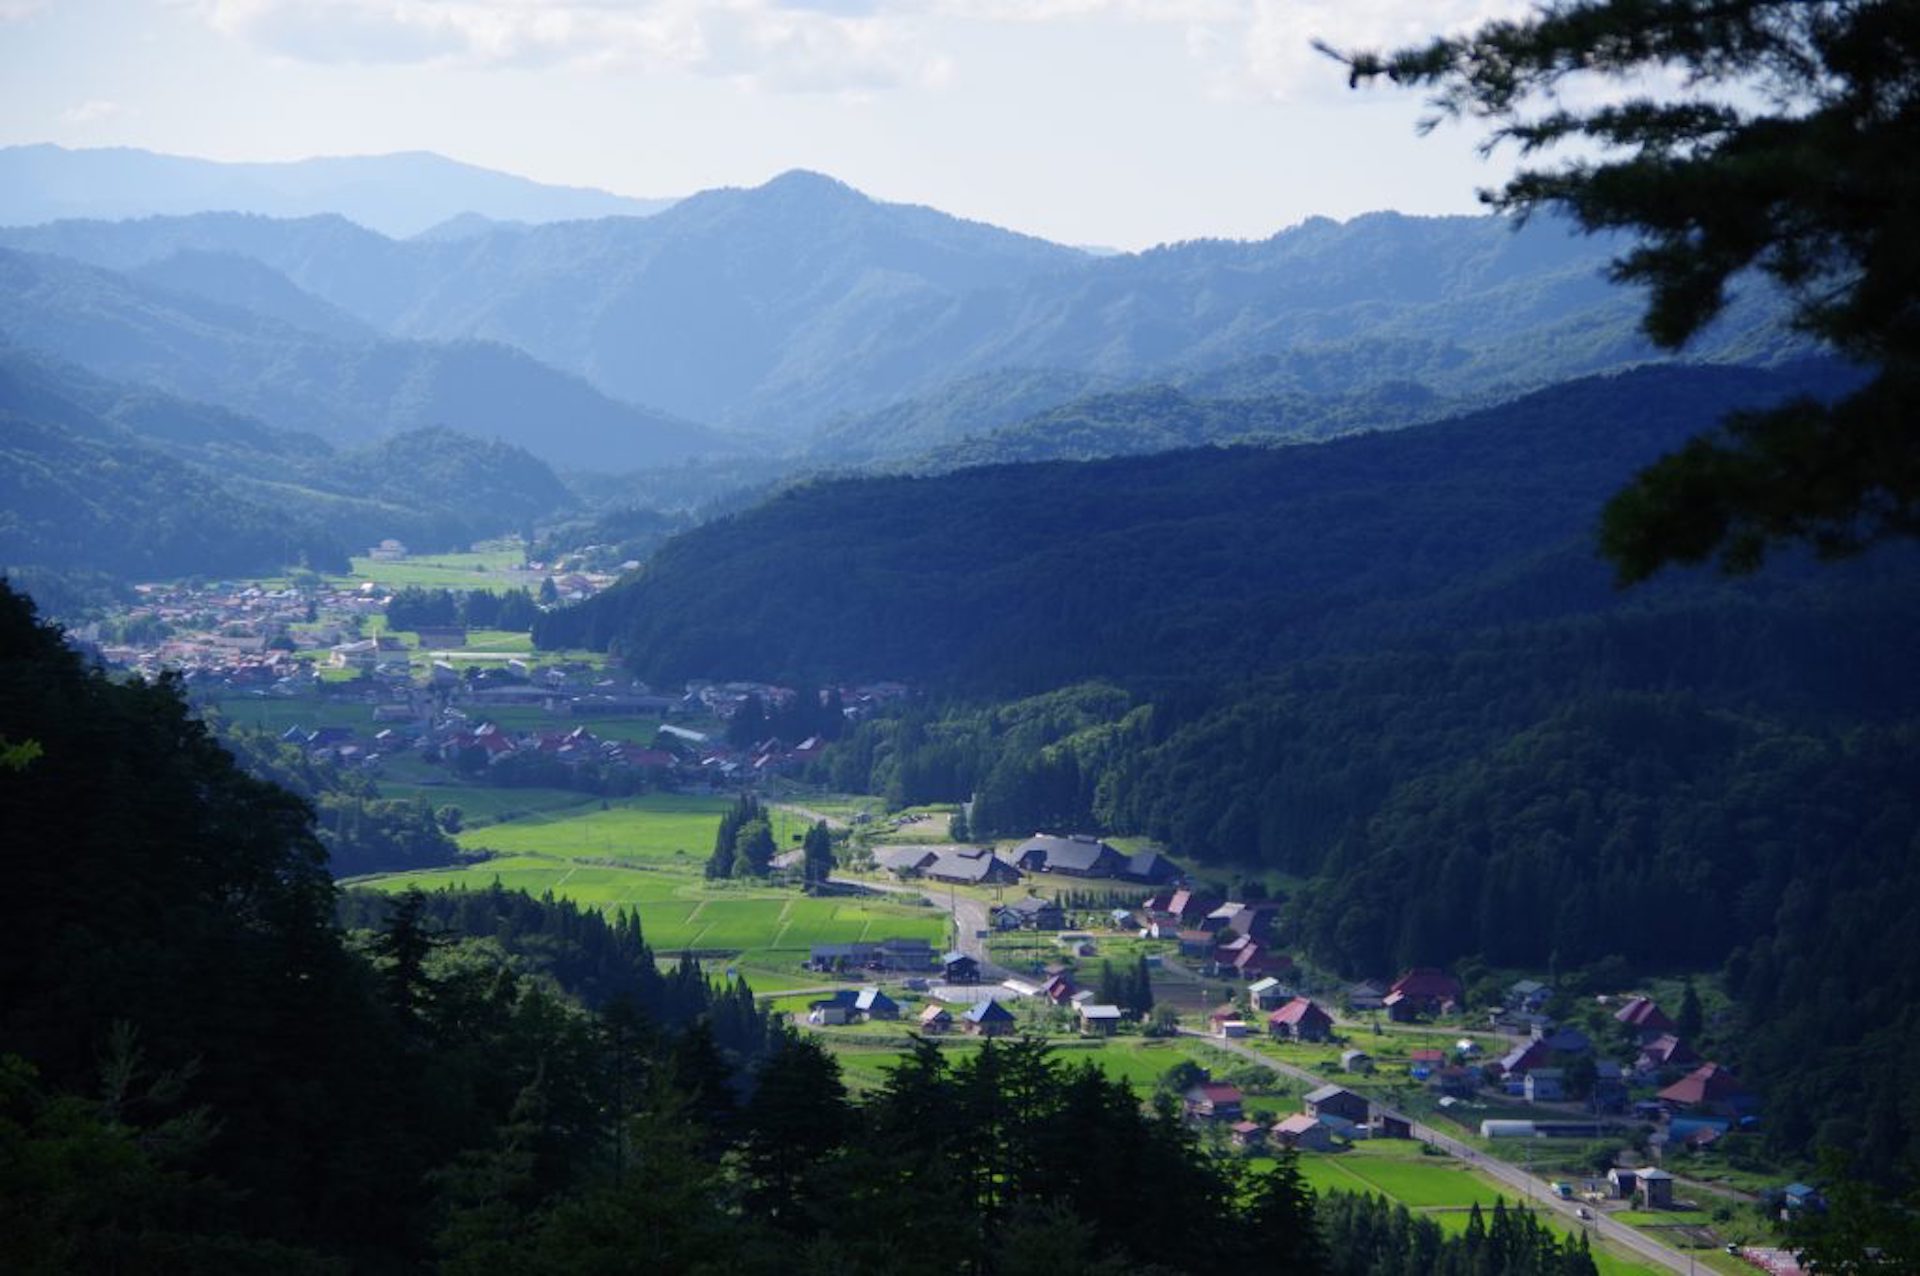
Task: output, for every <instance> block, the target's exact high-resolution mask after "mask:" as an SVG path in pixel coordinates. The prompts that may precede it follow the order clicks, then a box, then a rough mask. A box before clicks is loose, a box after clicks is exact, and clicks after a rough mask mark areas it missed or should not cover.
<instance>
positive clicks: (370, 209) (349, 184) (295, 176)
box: [0, 145, 674, 235]
mask: <svg viewBox="0 0 1920 1276" xmlns="http://www.w3.org/2000/svg"><path fill="white" fill-rule="evenodd" d="M673 202H674V201H672V200H670V199H632V198H629V197H626V196H622V195H614V194H611V193H609V192H607V191H602V190H593V189H590V188H587V187H578V186H552V185H548V184H546V183H542V182H536V181H532V180H530V179H528V178H524V177H516V176H514V175H512V174H509V173H500V172H495V171H492V170H490V169H484V168H479V167H476V166H474V165H471V164H462V163H460V162H459V161H457V160H451V159H448V158H446V157H445V156H441V155H435V154H433V153H431V152H425V151H414V152H400V153H395V154H388V155H362V156H323V157H316V158H312V159H304V160H292V161H285V162H268V163H232V162H225V161H220V160H206V159H196V158H192V157H189V156H182V155H162V154H157V153H155V152H152V151H145V150H139V149H136V148H132V147H104V148H94V149H82V150H70V149H68V148H66V147H61V146H52V145H37V146H10V147H4V148H0V222H4V223H7V224H13V225H31V224H34V223H38V222H47V221H54V220H58V219H61V218H71V217H104V218H124V217H145V216H153V215H155V214H166V215H178V214H187V213H197V212H207V211H233V212H252V213H265V214H268V215H270V216H275V217H302V216H307V215H309V214H312V213H319V212H335V213H339V214H341V215H342V216H345V217H349V218H351V219H352V220H354V221H356V222H358V223H359V224H361V225H363V226H367V227H370V228H371V229H374V230H378V231H380V232H381V233H383V234H389V235H412V234H416V233H418V232H420V231H422V230H426V229H428V228H430V227H433V226H436V225H438V224H440V223H443V222H445V221H447V220H448V219H450V218H453V217H456V216H458V215H460V214H462V213H476V214H479V215H481V216H484V217H487V218H490V219H494V220H517V221H529V222H542V221H559V220H566V219H575V218H589V217H611V216H627V217H644V216H648V215H650V214H652V213H657V212H659V211H660V210H661V209H663V208H667V207H670V206H671V205H672V204H673Z"/></svg>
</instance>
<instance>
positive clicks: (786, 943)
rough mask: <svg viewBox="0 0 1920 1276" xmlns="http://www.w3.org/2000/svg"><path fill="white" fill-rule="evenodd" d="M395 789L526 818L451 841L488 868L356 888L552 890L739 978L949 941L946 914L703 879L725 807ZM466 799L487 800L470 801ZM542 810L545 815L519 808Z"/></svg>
mask: <svg viewBox="0 0 1920 1276" xmlns="http://www.w3.org/2000/svg"><path fill="white" fill-rule="evenodd" d="M393 788H394V789H395V790H396V791H398V792H399V793H404V794H406V795H408V796H412V795H415V793H418V795H420V796H425V797H427V800H428V801H430V802H433V803H434V804H435V805H445V804H449V803H451V804H453V805H458V806H461V808H462V810H463V811H464V810H468V809H469V807H474V808H476V809H474V810H473V812H472V813H473V814H474V815H476V816H481V817H484V816H486V815H488V814H497V813H499V812H501V811H503V810H505V809H507V804H508V803H509V802H511V803H512V804H513V807H512V809H514V810H517V811H520V812H524V813H522V814H520V815H518V817H517V818H515V819H512V820H511V821H508V822H504V823H497V824H489V825H486V826H484V827H480V828H470V829H467V830H463V831H462V832H461V834H460V836H459V839H458V840H459V842H460V844H461V845H462V847H464V848H465V849H468V850H473V851H482V850H484V851H488V852H492V853H493V857H492V858H490V859H486V860H483V861H481V862H479V863H477V864H470V865H465V866H461V867H457V868H446V869H428V870H422V871H419V872H412V873H392V874H385V875H381V876H378V877H371V878H364V879H360V880H358V881H356V882H355V883H354V884H355V885H364V886H370V887H373V888H375V889H377V890H385V891H400V890H406V889H407V888H409V887H414V886H417V887H419V888H421V889H422V890H441V889H466V890H484V889H486V888H487V887H489V886H491V885H492V884H493V883H495V882H498V883H499V884H500V885H501V886H502V887H504V888H506V889H507V890H523V891H526V892H528V893H529V894H533V895H544V894H546V893H548V892H552V893H553V894H554V895H555V896H558V897H560V898H564V899H571V900H573V901H575V902H576V903H579V904H582V905H586V906H588V907H594V908H601V909H607V910H612V909H619V908H625V909H632V910H634V911H637V912H638V913H639V915H640V925H641V929H642V931H643V932H644V933H645V934H646V937H647V941H648V942H649V943H650V944H652V945H653V947H654V950H655V951H656V952H659V953H662V954H670V953H674V952H678V951H680V950H682V949H691V950H695V951H699V952H704V953H727V954H731V955H733V960H734V962H735V963H736V964H737V965H739V966H740V967H741V968H743V969H746V970H748V971H749V973H751V972H752V971H753V970H755V969H758V970H761V971H765V972H768V973H773V974H783V975H784V974H796V975H797V972H798V969H799V966H800V964H801V963H802V962H803V961H804V960H805V957H806V952H807V949H808V948H809V947H811V946H812V945H814V944H844V943H855V942H858V941H861V940H878V939H886V938H894V937H899V938H923V939H926V940H927V941H928V942H929V943H932V944H934V945H939V944H942V943H944V942H945V941H946V938H947V929H948V923H947V917H946V914H945V913H943V912H940V911H938V910H935V909H931V908H924V907H917V906H915V905H912V904H907V903H895V902H893V901H892V900H885V899H865V898H862V899H854V898H818V897H813V896H807V895H802V894H800V893H799V892H797V891H794V890H790V889H783V888H779V887H772V886H765V885H761V884H758V883H752V884H749V883H739V882H718V883H710V882H708V881H706V880H705V879H704V877H703V876H702V870H703V868H704V866H705V863H706V858H707V855H708V853H709V852H710V850H711V849H712V846H713V837H714V832H715V830H716V829H717V828H718V827H719V824H720V817H721V815H722V813H723V812H724V811H725V810H726V807H727V801H726V799H724V798H714V797H688V796H683V795H679V794H671V793H656V794H648V795H645V796H643V797H636V798H625V799H620V800H617V801H610V802H602V801H601V800H600V799H597V798H593V799H585V800H582V799H581V798H580V796H579V795H578V794H565V793H561V792H560V791H558V790H547V789H501V790H490V789H454V788H446V789H437V788H434V787H431V786H411V787H409V786H399V785H396V786H393ZM470 797H472V798H476V799H485V800H482V801H478V802H469V801H467V799H468V798H470ZM542 803H552V805H551V806H550V807H548V808H547V809H531V810H530V809H529V808H532V807H537V806H539V805H540V804H542ZM563 803H564V804H563ZM763 982H764V980H763ZM782 982H785V981H784V980H782ZM786 986H788V987H795V986H806V985H805V984H804V983H802V984H798V985H796V984H793V983H786Z"/></svg>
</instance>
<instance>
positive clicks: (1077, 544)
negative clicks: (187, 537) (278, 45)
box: [534, 365, 1855, 694]
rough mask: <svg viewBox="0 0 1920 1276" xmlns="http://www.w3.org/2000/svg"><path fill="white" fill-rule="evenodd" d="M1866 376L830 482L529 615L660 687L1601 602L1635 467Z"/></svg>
mask: <svg viewBox="0 0 1920 1276" xmlns="http://www.w3.org/2000/svg"><path fill="white" fill-rule="evenodd" d="M1854 379H1855V378H1854V377H1853V376H1852V375H1851V374H1849V373H1847V372H1845V371H1844V370H1842V369H1839V368H1837V367H1834V366H1831V365H1804V366H1802V367H1800V368H1799V369H1798V370H1797V371H1796V372H1795V373H1794V374H1793V375H1785V374H1776V373H1766V372H1760V371H1756V370H1752V369H1718V368H1685V367H1667V368H1655V369H1645V370H1641V371H1638V372H1633V373H1627V374H1622V375H1620V376H1617V377H1602V378H1593V379H1590V380H1586V381H1580V382H1573V383H1570V384H1567V385H1563V386H1557V387H1555V388H1553V389H1551V390H1547V391H1543V392H1541V393H1538V394H1534V395H1529V396H1527V397H1526V398H1523V399H1519V400H1516V401H1515V402H1513V403H1509V404H1504V405H1501V406H1499V407H1496V408H1491V409H1487V410H1485V411H1482V412H1477V413H1473V414H1470V415H1467V416H1464V417H1459V418H1456V419H1453V420H1449V421H1445V422H1441V423H1437V424H1430V425H1421V426H1413V427H1409V428H1407V429H1402V430H1394V431H1386V432H1381V433H1377V434H1368V435H1359V436H1353V437H1346V438H1340V439H1335V440H1332V441H1329V442H1325V443H1320V444H1315V445H1311V446H1306V445H1303V446H1296V447H1274V448H1238V449H1233V448H1206V449H1195V450H1189V451H1183V452H1170V453H1161V454H1158V455H1154V456H1146V457H1131V458H1124V459H1119V460H1105V461H1093V462H1086V463H1081V464H1067V463H1053V464H1040V465H1020V466H988V467H984V468H980V469H972V470H963V471H960V472H957V473H954V474H948V475H943V476H940V477H937V478H869V479H846V480H837V481H822V482H816V483H812V484H807V485H804V486H799V487H795V488H792V489H789V490H787V491H785V492H782V493H781V494H779V495H778V496H776V497H775V498H773V499H771V500H769V501H767V502H765V503H764V504H761V505H758V506H756V507H754V508H753V509H751V510H748V511H746V512H744V513H741V514H737V515H734V516H732V517H728V518H722V519H718V520H715V521H713V522H709V523H707V524H704V525H703V526H701V527H698V528H696V529H694V530H693V531H691V532H689V533H688V534H686V535H684V536H680V537H677V538H675V539H674V540H673V541H671V542H669V543H668V544H667V545H666V546H664V547H663V548H662V549H661V550H660V552H659V553H658V554H656V555H655V557H654V558H653V560H652V561H651V562H649V563H648V564H647V567H646V569H645V570H644V571H643V572H641V573H639V574H638V575H637V576H636V577H635V578H634V579H632V580H630V581H626V582H622V583H621V584H620V585H619V586H617V587H616V588H614V589H610V590H608V591H606V592H605V593H604V594H602V595H600V596H599V597H597V598H595V599H593V600H591V601H590V602H589V603H587V604H586V605H584V606H581V607H575V608H569V609H567V610H566V611H563V612H557V613H553V614H551V615H549V616H547V617H545V618H543V620H542V622H541V624H540V625H538V626H536V628H535V630H534V636H535V639H536V641H537V642H538V643H539V644H540V645H542V646H547V647H577V646H592V647H601V648H605V647H608V646H610V645H611V646H617V647H618V648H619V650H621V651H622V652H623V653H626V654H627V656H628V658H629V660H630V662H631V663H632V664H633V665H634V667H635V669H636V671H637V672H639V673H640V674H641V675H642V676H644V677H646V678H648V679H649V680H650V681H656V682H669V681H673V680H675V679H683V678H687V677H722V678H724V677H733V676H739V674H740V672H741V671H743V670H751V671H753V672H754V674H755V676H760V677H772V678H781V679H789V680H795V681H812V682H819V681H826V680H836V679H846V680H858V679H862V678H877V677H895V678H900V679H903V680H905V681H909V682H913V683H916V684H920V685H923V686H931V687H936V688H964V689H967V690H968V691H970V692H971V693H974V694H981V693H989V694H1005V693H1019V692H1033V691H1039V690H1044V689H1046V688H1048V687H1056V686H1061V685H1065V684H1067V683H1071V682H1076V681H1080V680H1082V679H1084V678H1087V677H1090V676H1100V677H1111V678H1118V679H1124V680H1127V681H1129V682H1139V681H1143V680H1154V679H1158V680H1195V681H1197V680H1203V679H1212V680H1219V679H1222V678H1245V677H1250V676H1255V675H1258V674H1260V673H1264V672H1268V671H1272V670H1274V669H1277V668H1280V667H1281V666H1283V665H1284V664H1285V663H1287V662H1289V661H1292V660H1298V659H1302V658H1306V657H1310V656H1314V655H1320V654H1328V653H1332V652H1340V651H1350V650H1354V649H1367V648H1370V647H1376V646H1379V645H1380V644H1382V643H1383V642H1390V641H1396V640H1405V639H1408V638H1411V637H1413V636H1415V635H1421V634H1444V633H1446V632H1448V631H1450V630H1472V629H1478V628H1483V627H1487V626H1494V625H1510V624H1519V623H1525V622H1529V621H1535V620H1542V619H1546V618H1550V617H1554V616H1562V615H1578V614H1585V613H1595V612H1605V611H1608V610H1610V609H1613V608H1617V607H1619V606H1621V605H1622V603H1621V600H1620V599H1619V597H1618V596H1617V595H1616V593H1615V591H1614V589H1613V588H1612V585H1611V583H1610V581H1609V578H1608V573H1607V571H1606V569H1605V568H1604V567H1603V566H1602V565H1601V564H1600V563H1599V562H1598V560H1597V559H1596V557H1595V555H1594V551H1593V527H1594V521H1595V519H1596V518H1597V516H1598V512H1599V509H1600V507H1601V504H1602V502H1603V501H1604V499H1605V497H1606V496H1607V495H1608V494H1609V493H1610V492H1611V491H1613V490H1614V489H1615V488H1616V487H1617V486H1618V485H1619V484H1620V483H1621V482H1622V481H1623V480H1624V479H1625V478H1626V477H1628V476H1629V475H1631V473H1632V472H1633V470H1634V469H1635V467H1637V466H1639V465H1644V464H1646V463H1648V462H1649V461H1651V460H1652V459H1653V458H1654V457H1656V456H1658V455H1659V454H1660V452H1661V451H1662V450H1664V449H1665V448H1667V447H1670V446H1672V445H1673V444H1674V443H1676V442H1677V441H1678V440H1680V439H1683V438H1685V437H1686V436H1687V435H1688V434H1689V433H1690V432H1692V431H1694V430H1697V429H1700V428H1702V427H1703V426H1705V425H1707V424H1710V423H1711V422H1713V421H1715V420H1717V419H1718V418H1719V417H1720V416H1721V415H1722V414H1723V413H1725V412H1726V411H1728V410H1730V409H1732V408H1735V407H1739V406H1751V405H1753V404H1756V403H1763V402H1773V401H1777V400H1778V399H1780V398H1781V397H1782V396H1784V395H1790V394H1793V393H1796V392H1800V393H1814V394H1825V393H1829V392H1832V391H1834V390H1837V389H1838V388H1840V387H1842V386H1845V385H1848V384H1851V383H1852V381H1853V380H1854ZM1708 580H1710V578H1708V577H1705V576H1704V575H1702V574H1698V573H1696V574H1694V575H1691V576H1683V577H1677V578H1675V579H1674V580H1671V581H1662V582H1657V583H1655V584H1654V585H1653V586H1651V587H1649V588H1648V589H1646V590H1643V591H1640V592H1639V593H1638V594H1637V595H1636V596H1635V599H1634V600H1633V603H1632V604H1630V605H1645V604H1646V602H1648V601H1657V600H1659V599H1661V598H1664V597H1667V596H1669V595H1672V594H1675V593H1680V594H1685V593H1688V592H1689V591H1696V590H1699V589H1701V588H1706V587H1708V586H1707V585H1706V583H1705V582H1707V581H1708ZM1768 584H1769V582H1768V581H1761V582H1756V583H1755V584H1754V586H1753V588H1756V589H1765V588H1767V587H1768Z"/></svg>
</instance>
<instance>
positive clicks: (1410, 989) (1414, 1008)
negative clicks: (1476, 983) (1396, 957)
mask: <svg viewBox="0 0 1920 1276" xmlns="http://www.w3.org/2000/svg"><path fill="white" fill-rule="evenodd" d="M1383 1004H1384V1005H1385V1006H1386V1009H1387V1017H1388V1018H1389V1019H1392V1020H1393V1021H1394V1022H1395V1023H1408V1022H1411V1021H1412V1020H1415V1019H1419V1018H1422V1017H1430V1016H1433V1015H1442V1014H1450V1013H1452V1012H1453V1011H1455V1010H1458V1009H1460V1007H1461V1006H1463V1005H1465V1004H1466V991H1465V989H1463V988H1461V986H1460V981H1459V980H1458V979H1455V978H1454V977H1453V976H1452V975H1449V974H1448V973H1447V972H1446V971H1444V970H1438V969H1435V968H1434V967H1432V966H1416V967H1414V968H1413V969H1412V970H1409V971H1408V972H1407V973H1406V974H1404V975H1402V976H1400V978H1398V979H1396V980H1394V981H1393V986H1392V987H1391V988H1389V989H1387V995H1386V998H1385V999H1384V1002H1383Z"/></svg>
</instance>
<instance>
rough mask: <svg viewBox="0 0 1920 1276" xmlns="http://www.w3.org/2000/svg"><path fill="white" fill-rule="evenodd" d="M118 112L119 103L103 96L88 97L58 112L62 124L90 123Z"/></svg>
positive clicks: (109, 117) (110, 116)
mask: <svg viewBox="0 0 1920 1276" xmlns="http://www.w3.org/2000/svg"><path fill="white" fill-rule="evenodd" d="M118 114H120V104H119V103H118V102H109V101H106V100H105V99H103V98H89V99H88V100H86V101H85V102H81V103H79V104H77V105H74V106H70V107H68V108H67V109H66V110H64V111H62V112H60V122H61V123H62V124H92V123H95V122H97V121H99V120H105V119H111V118H112V117H113V116H116V115H118Z"/></svg>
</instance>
